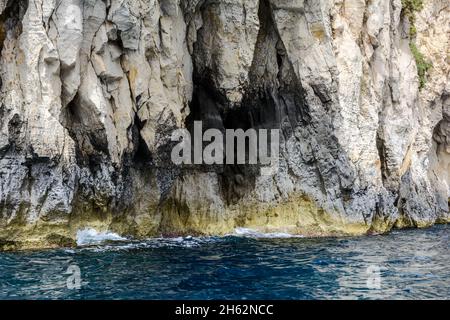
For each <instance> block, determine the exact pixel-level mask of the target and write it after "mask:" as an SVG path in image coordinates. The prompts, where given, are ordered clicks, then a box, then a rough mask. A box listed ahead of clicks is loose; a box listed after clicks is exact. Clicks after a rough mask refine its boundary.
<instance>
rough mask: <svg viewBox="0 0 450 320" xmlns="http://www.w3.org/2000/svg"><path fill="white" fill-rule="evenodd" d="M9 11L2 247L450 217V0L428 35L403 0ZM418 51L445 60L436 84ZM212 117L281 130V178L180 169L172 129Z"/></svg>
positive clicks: (428, 5) (432, 3)
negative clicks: (97, 234)
mask: <svg viewBox="0 0 450 320" xmlns="http://www.w3.org/2000/svg"><path fill="white" fill-rule="evenodd" d="M403 5H405V1H404V2H403ZM0 13H1V14H0V46H1V62H0V76H1V93H0V102H1V104H0V248H1V249H20V248H37V247H54V246H66V245H72V244H73V243H74V237H75V235H76V232H77V230H79V229H81V228H87V227H93V228H96V229H98V230H110V231H114V232H117V233H119V234H121V235H123V236H130V237H135V238H146V237H151V236H156V235H161V234H162V235H175V234H206V235H209V234H217V235H220V234H227V233H231V232H232V231H233V229H234V228H236V227H251V228H256V229H259V230H261V231H274V230H282V231H285V232H291V233H299V234H304V235H310V236H321V235H341V234H365V233H378V232H386V231H388V230H390V229H391V228H393V227H423V226H429V225H432V224H433V223H436V222H438V223H439V222H448V221H449V220H450V214H449V201H448V200H449V197H450V81H449V75H450V72H449V71H450V60H449V59H450V56H449V52H450V5H449V3H448V1H446V0H428V1H425V2H424V6H423V8H421V10H420V11H418V12H414V15H415V19H414V24H415V25H414V29H415V30H416V34H415V35H411V32H409V30H410V28H411V25H410V24H411V19H407V17H406V16H405V14H404V10H402V1H401V0H373V1H364V0H334V1H330V0H215V1H212V0H160V1H158V0H0ZM412 37H413V38H414V39H412ZM411 42H414V43H415V46H416V47H417V48H418V50H420V52H421V54H423V56H424V57H425V59H426V60H427V61H429V62H430V63H431V64H432V67H431V68H430V69H429V71H428V73H427V79H426V84H425V86H424V87H423V88H422V89H420V90H419V77H418V75H417V64H418V63H416V59H415V57H414V55H413V53H412V52H411V47H410V44H411ZM196 120H202V121H203V123H204V124H205V126H207V127H209V128H217V129H220V130H225V129H230V128H231V129H236V128H242V129H249V128H277V129H280V130H281V132H282V135H281V146H280V159H279V170H278V171H277V172H274V173H273V175H269V176H267V175H260V174H259V173H258V171H257V170H252V168H251V167H249V166H238V165H235V166H233V165H224V166H221V167H219V168H218V167H214V168H213V169H212V168H205V167H204V166H201V167H199V168H197V167H195V166H192V167H179V166H175V165H173V164H171V161H170V152H171V148H172V146H173V143H172V142H171V139H170V136H171V133H172V132H173V131H174V130H175V129H177V128H191V127H192V124H193V122H194V121H196Z"/></svg>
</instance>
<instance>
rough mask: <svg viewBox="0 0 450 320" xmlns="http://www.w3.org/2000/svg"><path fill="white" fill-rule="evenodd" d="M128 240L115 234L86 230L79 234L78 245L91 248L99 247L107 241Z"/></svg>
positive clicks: (80, 231)
mask: <svg viewBox="0 0 450 320" xmlns="http://www.w3.org/2000/svg"><path fill="white" fill-rule="evenodd" d="M125 240H127V239H126V238H123V237H121V236H119V235H118V234H117V233H113V232H108V231H104V232H99V231H97V230H95V229H93V228H86V229H83V230H79V231H78V232H77V245H78V246H89V245H97V244H101V243H103V242H107V241H125Z"/></svg>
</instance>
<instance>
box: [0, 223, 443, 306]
mask: <svg viewBox="0 0 450 320" xmlns="http://www.w3.org/2000/svg"><path fill="white" fill-rule="evenodd" d="M241 231H242V230H241ZM247 231H248V230H247ZM449 231H450V226H448V225H441V226H436V227H433V228H429V229H422V230H401V231H399V230H396V231H393V232H391V233H389V234H386V235H379V236H365V237H352V238H322V239H307V238H298V237H287V236H286V235H282V234H280V235H277V234H272V235H261V234H257V233H252V232H250V231H248V232H240V233H239V235H238V236H228V237H223V238H190V237H188V238H176V239H152V240H148V241H145V242H139V243H138V242H132V241H116V242H113V243H107V244H101V245H99V244H97V245H95V246H85V247H81V248H78V249H60V250H48V251H31V252H16V253H0V299H434V298H438V299H448V298H450V268H449V265H450V252H449V234H450V232H449ZM116 240H117V239H116ZM68 270H69V271H70V272H72V273H70V272H69V274H66V273H67V271H68ZM74 270H75V271H76V272H75V273H73V272H74ZM78 271H79V274H78ZM78 275H79V277H78ZM75 276H76V277H77V278H74V277H75ZM74 279H75V280H74ZM78 279H79V280H80V282H79V284H80V285H79V286H78V285H77V284H78V282H77V280H78ZM68 284H69V285H68ZM74 284H75V285H74ZM69 288H71V289H69Z"/></svg>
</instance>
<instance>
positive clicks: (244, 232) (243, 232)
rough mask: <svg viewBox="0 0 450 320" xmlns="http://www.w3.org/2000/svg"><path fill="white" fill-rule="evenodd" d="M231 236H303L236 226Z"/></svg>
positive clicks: (266, 237) (273, 237)
mask: <svg viewBox="0 0 450 320" xmlns="http://www.w3.org/2000/svg"><path fill="white" fill-rule="evenodd" d="M232 235H233V236H239V237H248V238H262V239H285V238H303V236H302V235H295V234H290V233H285V232H268V233H265V232H260V231H257V230H254V229H250V228H236V229H235V230H234V234H232Z"/></svg>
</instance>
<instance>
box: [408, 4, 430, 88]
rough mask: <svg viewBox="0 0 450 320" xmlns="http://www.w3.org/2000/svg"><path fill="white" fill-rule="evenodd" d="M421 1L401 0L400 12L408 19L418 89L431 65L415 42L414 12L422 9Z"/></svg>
mask: <svg viewBox="0 0 450 320" xmlns="http://www.w3.org/2000/svg"><path fill="white" fill-rule="evenodd" d="M423 2H424V1H423V0H402V14H403V17H405V18H407V19H408V21H409V37H410V44H409V47H410V48H411V53H412V55H413V57H414V59H415V60H416V65H417V75H418V77H419V89H422V88H423V87H424V86H425V84H426V81H427V74H428V70H429V69H430V68H431V67H432V64H431V63H430V62H428V61H427V60H426V59H425V56H424V55H423V54H422V53H421V52H420V51H419V49H418V48H417V46H416V44H415V37H416V35H417V29H416V25H415V22H416V16H415V13H416V12H417V11H420V10H422V9H423Z"/></svg>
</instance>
